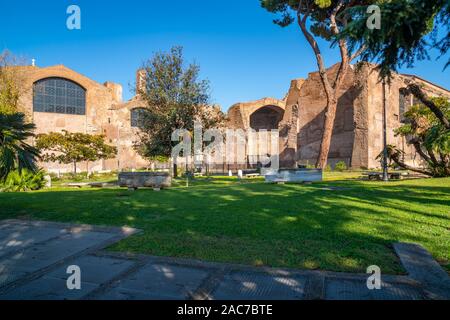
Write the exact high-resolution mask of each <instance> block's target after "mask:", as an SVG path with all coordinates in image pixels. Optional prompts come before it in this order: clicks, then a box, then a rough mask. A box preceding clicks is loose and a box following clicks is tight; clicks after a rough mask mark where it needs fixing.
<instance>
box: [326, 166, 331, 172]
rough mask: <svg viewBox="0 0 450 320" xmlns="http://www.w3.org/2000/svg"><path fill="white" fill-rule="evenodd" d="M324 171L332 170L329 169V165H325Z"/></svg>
mask: <svg viewBox="0 0 450 320" xmlns="http://www.w3.org/2000/svg"><path fill="white" fill-rule="evenodd" d="M324 171H325V172H330V171H332V170H331V166H330V165H327V166H326V167H325V169H324Z"/></svg>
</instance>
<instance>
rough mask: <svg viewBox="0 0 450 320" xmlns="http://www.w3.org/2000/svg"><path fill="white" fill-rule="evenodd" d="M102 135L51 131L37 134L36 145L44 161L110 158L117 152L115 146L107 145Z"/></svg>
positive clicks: (66, 161) (62, 161)
mask: <svg viewBox="0 0 450 320" xmlns="http://www.w3.org/2000/svg"><path fill="white" fill-rule="evenodd" d="M104 138H105V137H104V136H103V135H90V134H85V133H71V132H68V131H63V132H62V133H59V132H52V133H49V134H40V135H38V136H37V140H36V146H37V148H38V149H39V150H41V151H42V153H43V154H42V159H43V160H44V161H52V162H59V163H63V164H70V163H73V164H74V172H76V164H77V162H82V161H97V160H100V159H111V158H114V156H115V155H116V154H117V148H116V147H114V146H110V145H107V144H106V143H105V141H104Z"/></svg>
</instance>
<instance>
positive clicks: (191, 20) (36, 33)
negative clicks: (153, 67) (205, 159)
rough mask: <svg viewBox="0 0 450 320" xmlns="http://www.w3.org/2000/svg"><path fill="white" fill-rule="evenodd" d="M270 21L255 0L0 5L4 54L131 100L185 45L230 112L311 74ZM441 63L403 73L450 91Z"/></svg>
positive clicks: (309, 59) (297, 46)
mask: <svg viewBox="0 0 450 320" xmlns="http://www.w3.org/2000/svg"><path fill="white" fill-rule="evenodd" d="M71 4H77V5H79V6H80V8H81V11H82V29H81V30H74V31H70V30H68V29H67V28H66V19H67V16H68V15H67V14H66V9H67V7H68V6H69V5H71ZM273 18H274V16H273V15H272V14H270V13H268V12H266V11H265V10H263V9H262V8H261V7H260V4H259V0H227V1H219V0H195V1H186V0H172V1H154V0H128V1H107V0H72V1H67V0H52V1H49V0H47V1H45V0H41V1H3V3H2V10H1V12H0V50H2V49H6V48H7V49H9V50H11V51H12V52H13V53H14V54H16V55H18V56H21V57H23V58H26V59H29V60H30V61H31V58H35V59H36V60H37V64H38V66H50V65H55V64H64V65H66V66H67V67H69V68H72V69H74V70H75V71H77V72H80V73H82V74H84V75H86V76H88V77H90V78H92V79H94V80H96V81H98V82H100V83H103V82H105V81H113V82H118V83H120V84H122V85H123V87H124V98H125V99H128V98H130V97H131V96H132V93H131V92H130V90H129V89H130V88H131V86H132V85H133V84H134V81H135V70H136V69H137V68H138V67H140V66H141V65H142V63H143V61H144V60H146V59H148V58H149V57H151V56H152V54H153V53H154V52H156V51H161V50H163V51H167V50H169V49H170V47H171V46H174V45H182V46H183V47H184V49H185V56H186V58H187V60H188V61H195V62H196V63H198V64H200V66H201V70H202V77H203V78H207V79H209V80H210V81H211V86H212V98H213V101H214V102H215V103H218V104H220V105H221V106H222V108H223V109H224V110H227V109H228V108H229V107H230V106H231V105H232V104H233V103H235V102H239V101H248V100H255V99H259V98H262V97H266V96H271V97H275V98H283V97H284V95H285V94H286V91H287V90H288V88H289V83H290V80H291V79H294V78H301V77H307V74H308V73H309V72H311V71H314V70H316V62H315V58H314V56H313V54H312V51H311V48H310V47H309V45H308V44H307V43H306V41H305V39H304V38H303V36H302V34H301V33H300V31H299V30H298V28H297V27H296V26H291V27H289V28H285V29H283V28H280V27H278V26H276V25H274V24H273V23H272V20H273ZM321 49H322V51H323V53H324V57H325V61H326V64H327V66H330V65H332V64H334V63H335V62H337V61H338V60H337V59H338V52H337V51H336V50H335V49H329V48H328V44H327V43H321ZM445 61H446V58H444V59H442V60H439V61H437V62H436V61H435V60H432V61H425V62H420V63H417V64H416V66H415V68H413V69H402V70H401V71H403V72H405V73H414V74H417V75H419V76H422V77H424V78H425V79H427V80H430V81H432V82H435V83H437V84H439V85H441V86H444V87H446V88H450V77H449V75H450V68H448V69H447V70H446V71H442V68H443V66H444V64H445V63H444V62H445Z"/></svg>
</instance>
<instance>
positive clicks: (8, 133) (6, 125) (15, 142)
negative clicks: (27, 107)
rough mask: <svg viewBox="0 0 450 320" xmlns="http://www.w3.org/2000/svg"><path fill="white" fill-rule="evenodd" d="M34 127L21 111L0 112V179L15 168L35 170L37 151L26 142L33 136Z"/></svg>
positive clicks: (4, 177) (2, 179)
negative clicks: (26, 120) (27, 121)
mask: <svg viewBox="0 0 450 320" xmlns="http://www.w3.org/2000/svg"><path fill="white" fill-rule="evenodd" d="M34 129H35V125H34V124H32V123H26V122H25V115H24V114H23V113H13V114H1V113H0V181H4V179H6V177H7V176H8V174H9V173H10V172H11V171H13V170H16V169H17V170H19V171H20V170H22V169H29V170H31V171H33V172H34V171H36V169H37V168H36V161H37V159H38V158H39V151H38V150H37V149H36V148H35V147H33V146H31V145H30V144H28V143H27V142H26V141H27V140H28V139H30V138H32V137H34V133H33V131H34Z"/></svg>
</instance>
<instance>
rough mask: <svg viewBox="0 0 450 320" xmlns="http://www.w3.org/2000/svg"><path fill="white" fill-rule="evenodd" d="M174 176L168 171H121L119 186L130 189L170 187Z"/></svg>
mask: <svg viewBox="0 0 450 320" xmlns="http://www.w3.org/2000/svg"><path fill="white" fill-rule="evenodd" d="M171 184H172V177H171V176H170V173H168V172H121V173H119V186H120V187H125V188H129V189H138V188H157V189H160V188H168V187H170V186H171Z"/></svg>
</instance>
